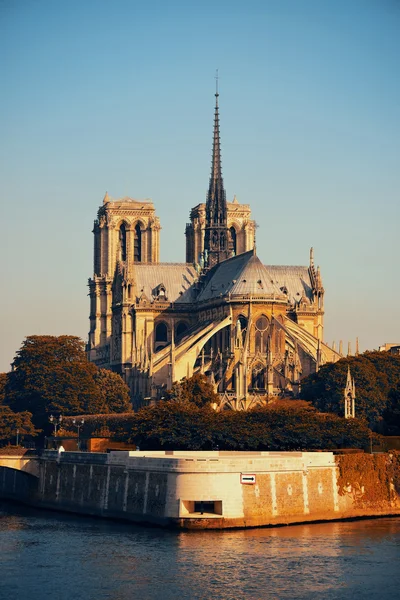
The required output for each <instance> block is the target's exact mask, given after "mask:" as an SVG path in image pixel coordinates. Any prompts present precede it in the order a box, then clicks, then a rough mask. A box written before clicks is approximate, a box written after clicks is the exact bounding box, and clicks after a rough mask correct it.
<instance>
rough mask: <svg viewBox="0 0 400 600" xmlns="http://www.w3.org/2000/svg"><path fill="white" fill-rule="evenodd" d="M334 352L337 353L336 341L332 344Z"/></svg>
mask: <svg viewBox="0 0 400 600" xmlns="http://www.w3.org/2000/svg"><path fill="white" fill-rule="evenodd" d="M332 350H333V351H334V352H336V342H335V341H333V342H332Z"/></svg>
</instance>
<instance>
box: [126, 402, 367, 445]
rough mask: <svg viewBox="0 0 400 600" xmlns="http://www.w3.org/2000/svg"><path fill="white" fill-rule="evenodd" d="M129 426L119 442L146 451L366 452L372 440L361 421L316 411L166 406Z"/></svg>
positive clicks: (146, 411)
mask: <svg viewBox="0 0 400 600" xmlns="http://www.w3.org/2000/svg"><path fill="white" fill-rule="evenodd" d="M129 421H130V424H129V428H130V430H129V428H120V432H121V434H120V435H121V437H120V439H123V440H126V441H129V442H131V443H135V444H137V445H139V446H140V448H142V449H146V450H158V449H168V450H173V449H175V450H209V449H216V448H219V449H220V450H280V451H288V450H314V449H333V448H343V447H347V448H351V447H356V448H364V447H366V446H367V445H368V443H369V439H370V434H371V432H370V430H369V429H368V427H367V426H366V423H365V422H364V421H361V420H360V419H344V418H342V417H338V416H336V415H327V414H321V413H318V412H317V411H316V410H315V409H313V408H301V409H298V408H290V407H284V408H280V407H276V408H271V407H264V408H258V409H255V410H251V411H248V412H244V411H222V412H215V411H214V410H213V409H212V408H211V407H209V406H204V407H201V408H199V407H197V406H196V405H195V404H193V403H190V402H175V401H165V402H159V403H158V404H157V405H156V406H151V407H146V408H142V409H141V410H139V411H138V412H137V413H135V414H134V415H133V417H132V419H129ZM123 431H124V433H122V432H123Z"/></svg>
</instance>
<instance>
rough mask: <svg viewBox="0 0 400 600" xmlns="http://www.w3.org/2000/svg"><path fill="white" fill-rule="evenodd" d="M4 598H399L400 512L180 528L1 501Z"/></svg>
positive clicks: (0, 576) (0, 564) (0, 583)
mask: <svg viewBox="0 0 400 600" xmlns="http://www.w3.org/2000/svg"><path fill="white" fill-rule="evenodd" d="M0 547H1V553H0V598H1V599H3V598H7V599H9V600H14V599H15V600H16V599H17V598H18V599H19V600H21V599H22V600H24V599H25V598H26V599H28V598H29V599H31V600H36V599H37V600H41V599H42V598H47V597H51V598H55V599H57V600H63V599H64V598H65V599H67V598H68V600H70V599H71V598H74V599H78V600H79V599H81V598H82V599H83V598H85V599H88V600H91V599H92V598H93V599H96V600H102V599H105V598H107V599H111V600H128V599H129V600H131V599H132V598H135V599H136V598H140V599H141V600H153V599H156V600H157V599H160V600H161V599H162V600H172V599H173V600H176V599H178V600H185V599H190V600H200V599H204V600H208V599H218V600H231V599H235V600H237V599H240V598H251V599H253V598H254V599H264V598H265V599H270V598H271V599H274V600H275V599H277V600H279V599H288V600H296V599H299V600H300V599H305V600H308V599H313V598H318V599H327V600H333V599H337V600H339V599H340V600H347V599H351V600H357V599H360V600H364V599H369V598H371V599H383V600H386V598H387V599H391V600H392V599H394V598H397V597H398V596H399V594H398V590H399V589H400V519H397V518H396V519H377V520H369V521H357V522H346V523H324V524H316V525H298V526H290V527H279V528H274V529H252V530H241V531H219V532H211V531H208V532H183V533H182V532H181V533H179V532H172V531H166V530H162V529H155V528H150V527H136V526H134V525H131V524H126V523H116V522H111V521H102V520H100V519H88V518H83V517H75V516H71V515H63V514H60V513H50V512H45V511H35V510H33V509H29V508H21V507H11V506H10V505H7V504H0Z"/></svg>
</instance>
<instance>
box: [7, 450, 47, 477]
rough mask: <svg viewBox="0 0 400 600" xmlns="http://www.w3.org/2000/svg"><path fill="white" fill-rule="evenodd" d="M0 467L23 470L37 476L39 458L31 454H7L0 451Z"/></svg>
mask: <svg viewBox="0 0 400 600" xmlns="http://www.w3.org/2000/svg"><path fill="white" fill-rule="evenodd" d="M0 467H8V468H9V469H17V470H18V471H25V472H26V473H30V474H31V475H35V476H36V477H39V459H38V457H37V456H32V455H25V454H20V455H8V454H1V453H0Z"/></svg>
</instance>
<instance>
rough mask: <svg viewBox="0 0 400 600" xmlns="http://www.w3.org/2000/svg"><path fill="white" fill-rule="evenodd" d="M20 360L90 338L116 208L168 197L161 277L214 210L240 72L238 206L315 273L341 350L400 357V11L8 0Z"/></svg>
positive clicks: (279, 249)
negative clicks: (101, 258)
mask: <svg viewBox="0 0 400 600" xmlns="http://www.w3.org/2000/svg"><path fill="white" fill-rule="evenodd" d="M0 24H1V35H0V68H1V73H2V76H1V84H2V85H1V87H2V93H1V95H0V131H1V138H0V139H1V156H0V171H1V172H0V175H1V179H0V181H1V197H2V210H1V217H2V218H1V240H0V245H1V246H0V256H1V282H2V294H1V313H0V317H1V353H0V371H5V370H8V369H9V364H10V362H11V361H12V359H13V356H14V354H15V352H16V350H17V349H18V348H19V347H20V345H21V343H22V341H23V339H24V337H25V336H26V335H30V334H45V333H47V334H54V335H58V334H64V333H65V334H75V335H78V336H81V337H82V338H84V339H86V336H87V331H88V328H89V322H88V314H89V303H88V298H87V287H86V286H87V279H88V277H90V276H91V275H92V268H93V267H92V260H93V257H92V253H93V240H92V237H93V236H92V233H91V230H92V225H93V220H94V218H95V217H96V212H97V209H98V207H99V206H100V204H101V202H102V199H103V196H104V194H105V192H106V191H108V192H109V194H110V195H111V196H112V197H120V196H130V197H133V198H147V197H149V198H152V199H153V201H154V203H155V206H156V210H157V213H158V215H159V217H160V219H161V225H162V227H163V229H162V232H161V260H163V261H174V262H179V261H184V259H185V240H184V229H185V223H186V221H187V220H188V216H189V210H190V208H191V207H192V206H195V205H196V204H198V203H199V202H202V201H204V199H205V194H206V190H207V185H208V177H209V171H210V159H211V142H212V122H213V105H214V96H213V94H214V85H215V81H214V74H215V69H216V68H218V69H219V73H220V108H221V111H220V112H221V136H222V143H221V146H222V161H223V169H224V181H225V187H226V191H227V197H228V199H230V200H231V199H232V198H233V195H234V194H236V195H237V198H238V200H239V201H240V202H243V203H249V204H250V205H251V207H252V211H253V217H254V218H255V219H256V221H257V222H258V224H259V229H258V239H257V253H258V254H259V256H260V258H261V259H262V260H263V261H264V262H265V263H266V264H308V257H309V248H310V246H314V248H315V258H316V262H317V263H318V264H320V266H321V273H322V277H323V282H324V286H325V288H326V317H325V340H326V341H328V342H329V343H330V342H332V340H336V342H338V341H339V339H343V340H344V341H345V342H346V343H347V340H352V342H353V350H354V341H355V338H356V336H359V339H360V346H361V350H365V349H372V348H376V347H378V345H380V344H381V343H383V342H385V341H387V342H390V341H394V342H400V322H399V321H400V319H399V296H400V278H399V255H400V252H399V251H400V241H399V240H400V236H399V225H400V197H399V192H400V168H399V158H400V135H399V134H400V127H399V125H400V78H399V64H400V2H399V1H398V0H344V1H341V0H325V1H322V0H263V1H260V2H258V1H256V0H253V1H252V0H248V1H247V2H243V1H242V0H241V1H236V0H229V1H228V0H226V1H224V0H220V1H218V0H214V1H208V0H205V1H204V0H202V1H201V2H200V1H196V2H194V1H190V0H186V1H184V0H181V1H179V2H178V1H176V0H168V1H165V0H159V1H152V0H147V1H146V2H143V1H137V0H126V1H123V0H114V1H113V2H111V1H102V0H96V1H94V0H93V1H89V0H79V1H75V0H68V1H67V0H65V1H62V0H58V1H56V0H18V1H16V0H1V2H0Z"/></svg>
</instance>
